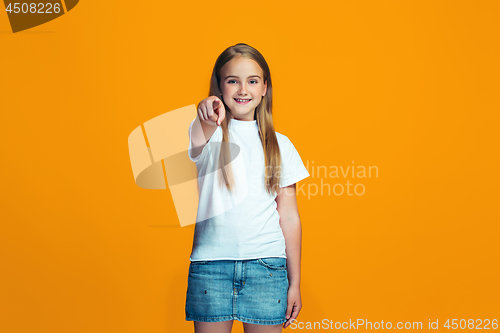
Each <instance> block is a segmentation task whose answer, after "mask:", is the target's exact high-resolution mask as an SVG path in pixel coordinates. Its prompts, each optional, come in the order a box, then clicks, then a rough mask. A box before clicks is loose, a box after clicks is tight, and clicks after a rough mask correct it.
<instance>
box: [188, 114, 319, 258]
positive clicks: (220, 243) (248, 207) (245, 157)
mask: <svg viewBox="0 0 500 333" xmlns="http://www.w3.org/2000/svg"><path fill="white" fill-rule="evenodd" d="M193 123H194V120H193V121H192V122H191V124H190V126H189V154H188V155H189V158H190V159H191V160H192V161H193V162H196V167H197V169H198V191H199V192H198V193H199V203H198V212H197V219H196V221H197V223H196V225H195V232H194V239H193V249H192V252H191V257H190V260H191V261H200V260H224V259H225V260H245V259H257V258H264V257H282V258H286V252H285V238H284V236H283V232H282V229H281V226H280V224H279V218H280V217H279V213H278V210H277V203H276V200H275V199H276V194H269V193H267V191H266V189H265V186H264V184H265V182H264V180H265V170H264V167H265V162H264V151H263V149H262V144H261V141H260V137H259V128H258V125H257V121H256V120H253V121H243V120H236V119H234V118H232V119H230V121H229V141H230V143H231V144H230V145H229V147H230V151H231V155H232V158H233V159H234V160H233V161H231V162H230V163H229V164H228V166H227V167H230V168H231V169H232V171H233V174H234V177H235V183H234V185H233V187H234V189H235V193H234V194H232V193H230V192H229V190H227V188H226V187H225V185H224V186H223V187H221V186H220V185H219V177H220V172H219V171H217V169H218V159H219V151H220V142H222V129H221V127H220V126H218V127H217V129H216V130H215V132H214V134H213V135H212V137H211V138H210V140H209V141H208V143H207V144H206V145H205V146H204V147H203V150H202V152H201V154H199V155H198V156H196V157H195V158H193V157H192V150H191V149H192V142H191V130H192V127H193ZM276 137H277V139H278V144H279V147H280V152H281V157H282V169H281V174H280V176H281V178H280V179H281V180H280V187H285V186H289V185H292V184H294V183H297V182H298V181H300V180H302V179H304V178H307V177H309V172H308V171H307V169H306V168H305V166H304V163H303V162H302V160H301V158H300V155H299V153H298V152H297V150H296V149H295V147H294V145H293V144H292V142H291V141H290V140H289V139H288V137H286V136H285V135H282V134H280V133H278V132H276ZM233 143H234V144H233ZM238 152H239V153H238ZM227 167H226V168H227Z"/></svg>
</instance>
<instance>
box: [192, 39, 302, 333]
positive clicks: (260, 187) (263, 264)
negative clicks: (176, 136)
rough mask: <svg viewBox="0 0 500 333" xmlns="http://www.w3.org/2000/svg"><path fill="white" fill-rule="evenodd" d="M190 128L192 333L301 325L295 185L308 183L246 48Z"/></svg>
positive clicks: (223, 60)
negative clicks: (194, 186)
mask: <svg viewBox="0 0 500 333" xmlns="http://www.w3.org/2000/svg"><path fill="white" fill-rule="evenodd" d="M197 111H198V115H197V117H196V119H195V120H193V121H192V122H191V125H190V126H189V138H190V143H189V158H190V159H191V160H192V161H193V162H196V166H197V170H198V185H199V187H198V190H199V204H198V217H197V221H198V223H196V226H195V233H194V240H193V249H192V253H191V257H190V261H191V263H190V266H189V277H188V289H187V293H186V309H185V310H186V320H189V321H194V328H195V332H197V333H207V332H217V333H228V332H231V329H232V325H233V320H234V319H237V320H239V321H241V322H243V326H244V330H245V333H256V332H281V329H282V325H283V327H285V328H286V327H287V326H288V325H289V324H290V323H291V321H292V320H294V319H295V318H297V315H298V314H299V311H300V309H301V307H302V303H301V298H300V260H301V239H302V235H301V223H300V217H299V212H298V208H297V201H296V195H295V183H297V182H298V181H300V180H302V179H304V178H306V177H309V173H308V171H307V169H306V168H305V167H304V164H303V163H302V160H301V158H300V156H299V154H298V152H297V150H296V149H295V147H294V146H293V144H292V142H291V141H290V140H289V139H288V137H286V136H285V135H282V134H280V133H278V132H275V130H274V125H273V117H272V84H271V73H270V71H269V67H268V65H267V62H266V61H265V59H264V57H263V56H262V55H261V54H260V53H259V51H257V50H256V49H254V48H253V47H251V46H249V45H247V44H243V43H240V44H236V45H234V46H231V47H229V48H227V49H226V50H225V51H224V52H222V53H221V55H220V56H219V57H218V58H217V61H216V62H215V66H214V69H213V72H212V78H211V82H210V93H209V97H208V98H205V99H204V100H202V101H201V102H200V103H199V104H198V110H197Z"/></svg>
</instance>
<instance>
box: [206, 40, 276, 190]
mask: <svg viewBox="0 0 500 333" xmlns="http://www.w3.org/2000/svg"><path fill="white" fill-rule="evenodd" d="M238 56H241V57H245V58H248V59H252V60H254V61H255V62H256V63H257V64H258V65H259V66H260V68H262V71H263V72H264V78H263V81H264V82H266V81H267V90H266V94H265V95H264V97H263V98H262V101H261V102H260V104H259V105H258V106H257V107H256V108H255V113H254V120H257V125H258V128H259V136H260V140H261V143H262V149H263V150H264V160H265V184H264V186H265V188H266V191H267V192H268V193H269V194H272V193H277V192H278V188H279V183H280V174H281V154H280V148H279V145H278V139H277V137H276V132H275V131H274V124H273V112H272V104H273V85H272V82H271V72H270V70H269V66H268V65H267V62H266V60H265V59H264V57H263V56H262V54H261V53H260V52H259V51H257V50H256V49H255V48H253V47H251V46H249V45H247V44H245V43H239V44H236V45H233V46H230V47H228V48H227V49H225V50H224V52H222V53H221V54H220V55H219V57H218V58H217V60H216V61H215V65H214V69H213V71H212V77H211V79H210V92H209V96H217V97H220V96H221V95H222V93H221V91H220V83H221V81H220V70H221V68H222V67H223V66H224V65H225V64H226V63H228V62H229V61H230V60H232V59H233V58H235V57H238ZM221 100H222V98H221ZM222 102H223V103H224V101H222ZM224 108H225V110H226V117H225V118H224V121H223V122H222V123H221V125H220V126H221V129H222V144H221V148H220V153H219V168H218V169H219V170H220V172H221V173H222V177H220V185H221V186H224V185H225V186H226V188H227V189H228V190H229V191H230V192H233V187H232V184H234V178H233V174H232V171H231V170H230V168H226V166H227V165H228V164H229V163H230V162H231V160H232V159H231V154H230V151H229V148H230V147H229V146H230V144H229V127H228V126H229V121H230V111H229V108H228V107H227V105H226V103H224ZM226 169H227V170H226Z"/></svg>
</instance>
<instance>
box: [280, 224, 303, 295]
mask: <svg viewBox="0 0 500 333" xmlns="http://www.w3.org/2000/svg"><path fill="white" fill-rule="evenodd" d="M280 224H281V229H282V230H283V236H285V245H286V256H287V261H286V263H287V266H288V280H289V283H290V287H300V261H301V250H302V225H301V223H300V218H296V219H293V220H280Z"/></svg>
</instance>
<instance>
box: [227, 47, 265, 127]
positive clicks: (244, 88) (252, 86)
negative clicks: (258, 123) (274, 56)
mask: <svg viewBox="0 0 500 333" xmlns="http://www.w3.org/2000/svg"><path fill="white" fill-rule="evenodd" d="M263 78H264V72H263V71H262V68H260V66H259V65H258V64H257V63H256V62H255V61H254V60H252V59H248V58H244V57H241V56H238V57H236V58H233V59H232V60H231V61H229V62H227V63H226V64H225V65H224V66H222V68H221V87H220V88H221V91H222V95H223V99H224V103H225V104H226V105H227V107H228V108H229V111H230V114H231V117H232V118H234V119H236V120H246V121H251V120H254V119H253V118H254V113H255V108H256V107H257V106H258V105H259V104H260V102H261V99H262V97H263V96H264V95H265V94H266V91H267V82H264V81H263Z"/></svg>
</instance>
